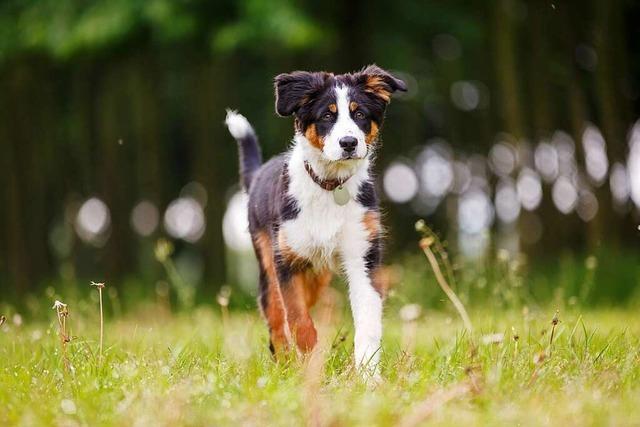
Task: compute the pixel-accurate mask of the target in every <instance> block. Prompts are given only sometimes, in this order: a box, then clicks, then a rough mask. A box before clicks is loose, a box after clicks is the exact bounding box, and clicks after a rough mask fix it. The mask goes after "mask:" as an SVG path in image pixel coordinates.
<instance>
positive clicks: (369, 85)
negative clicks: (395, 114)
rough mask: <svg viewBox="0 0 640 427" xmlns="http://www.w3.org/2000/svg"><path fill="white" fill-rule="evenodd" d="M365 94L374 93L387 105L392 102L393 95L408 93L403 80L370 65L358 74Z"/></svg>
mask: <svg viewBox="0 0 640 427" xmlns="http://www.w3.org/2000/svg"><path fill="white" fill-rule="evenodd" d="M356 77H357V79H358V81H359V82H360V84H362V85H364V90H365V92H369V93H372V94H374V95H376V96H378V97H379V98H381V99H382V100H383V101H384V102H386V103H387V104H388V103H389V101H391V94H392V93H394V92H395V91H401V92H406V91H407V85H406V84H405V82H403V81H402V80H400V79H398V78H396V77H394V76H392V75H391V74H390V73H389V72H387V71H385V70H383V69H382V68H380V67H378V66H377V65H375V64H372V65H369V66H367V67H365V68H363V69H362V71H360V72H358V73H357V74H356Z"/></svg>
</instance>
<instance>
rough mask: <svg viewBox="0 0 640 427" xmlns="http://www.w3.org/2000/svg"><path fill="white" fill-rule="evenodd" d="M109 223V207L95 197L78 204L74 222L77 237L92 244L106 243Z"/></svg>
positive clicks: (100, 244)
mask: <svg viewBox="0 0 640 427" xmlns="http://www.w3.org/2000/svg"><path fill="white" fill-rule="evenodd" d="M110 225H111V214H110V212H109V208H108V207H107V205H106V204H105V203H104V202H103V201H102V200H100V199H98V198H97V197H91V198H90V199H87V200H86V201H85V202H84V203H83V204H82V206H80V209H79V210H78V214H77V216H76V220H75V223H74V226H75V230H76V233H78V237H80V239H82V240H83V241H84V242H86V243H89V244H92V245H94V246H102V245H104V243H106V239H107V237H108V233H107V232H108V230H109V226H110Z"/></svg>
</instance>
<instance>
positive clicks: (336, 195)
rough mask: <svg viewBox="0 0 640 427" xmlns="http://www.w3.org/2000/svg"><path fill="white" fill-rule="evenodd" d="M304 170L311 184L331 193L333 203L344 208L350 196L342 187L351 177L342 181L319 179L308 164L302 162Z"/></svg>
mask: <svg viewBox="0 0 640 427" xmlns="http://www.w3.org/2000/svg"><path fill="white" fill-rule="evenodd" d="M304 168H305V169H306V170H307V173H308V174H309V176H310V177H311V179H312V180H313V182H315V183H316V184H318V185H319V186H320V188H322V189H324V190H327V191H331V192H332V193H333V201H334V202H336V204H337V205H340V206H344V205H346V204H347V203H349V200H351V194H349V190H347V189H346V188H345V187H344V183H345V182H347V181H348V180H349V178H351V177H347V178H344V179H320V177H319V176H318V175H316V173H315V172H314V171H313V168H312V167H311V165H310V164H309V163H308V162H304Z"/></svg>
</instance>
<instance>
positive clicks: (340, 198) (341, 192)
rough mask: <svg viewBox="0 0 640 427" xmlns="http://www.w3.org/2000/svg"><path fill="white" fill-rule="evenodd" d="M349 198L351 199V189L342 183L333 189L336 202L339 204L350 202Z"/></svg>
mask: <svg viewBox="0 0 640 427" xmlns="http://www.w3.org/2000/svg"><path fill="white" fill-rule="evenodd" d="M349 199H351V194H349V190H347V189H346V188H344V187H343V186H342V185H339V186H338V187H336V188H335V190H333V201H334V202H336V204H337V205H340V206H344V205H346V204H347V203H349Z"/></svg>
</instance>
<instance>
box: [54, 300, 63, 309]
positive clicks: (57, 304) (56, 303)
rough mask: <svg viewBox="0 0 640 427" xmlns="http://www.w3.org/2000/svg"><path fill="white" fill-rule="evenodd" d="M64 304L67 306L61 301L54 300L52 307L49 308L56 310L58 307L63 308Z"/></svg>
mask: <svg viewBox="0 0 640 427" xmlns="http://www.w3.org/2000/svg"><path fill="white" fill-rule="evenodd" d="M66 306H67V304H65V303H63V302H62V301H58V300H56V302H54V303H53V307H51V308H53V309H54V310H58V309H61V308H65V307H66Z"/></svg>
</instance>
